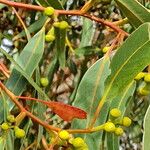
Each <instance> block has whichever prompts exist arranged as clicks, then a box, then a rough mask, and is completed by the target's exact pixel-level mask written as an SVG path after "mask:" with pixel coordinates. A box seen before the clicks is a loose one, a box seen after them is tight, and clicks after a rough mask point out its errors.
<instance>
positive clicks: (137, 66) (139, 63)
mask: <svg viewBox="0 0 150 150" xmlns="http://www.w3.org/2000/svg"><path fill="white" fill-rule="evenodd" d="M149 29H150V24H149V23H145V24H143V25H141V26H140V27H139V28H138V29H137V30H136V31H135V32H133V33H132V34H131V35H130V37H129V38H128V39H127V40H126V41H125V42H124V43H123V45H122V46H121V47H120V48H119V49H118V51H117V52H116V54H115V56H114V57H113V58H112V61H111V64H110V68H108V67H109V65H108V63H107V65H106V66H104V68H105V69H106V68H107V72H105V71H106V70H105V71H104V70H101V71H100V72H99V71H97V70H92V71H91V73H90V74H89V75H87V74H88V73H89V70H90V69H91V68H92V67H91V68H90V69H89V70H88V71H87V73H86V74H85V76H86V82H85V83H84V84H83V83H82V82H83V81H84V78H85V77H83V80H82V81H81V83H80V85H79V88H78V91H77V96H76V98H75V99H76V100H75V103H74V105H75V106H78V107H81V108H82V109H84V110H85V111H87V112H88V118H87V120H85V121H77V120H76V121H74V122H73V128H75V127H76V128H86V127H88V126H89V124H91V120H92V116H93V114H94V112H95V110H96V107H97V106H98V104H99V102H101V103H102V104H104V105H103V107H102V110H101V114H100V116H97V120H96V123H95V124H94V125H99V124H102V123H104V122H106V119H107V115H108V111H109V108H110V104H111V103H112V102H113V99H114V98H115V97H116V96H118V95H119V93H122V91H124V90H125V89H126V88H127V86H128V85H129V84H131V82H132V81H133V79H134V77H135V76H136V75H137V74H138V73H139V72H140V71H142V70H143V69H144V68H145V67H146V66H148V65H149V64H150V33H149V32H150V30H149ZM139 37H141V38H140V39H139ZM135 43H136V44H135ZM100 66H101V65H99V67H100ZM109 69H111V74H110V76H109V77H108V78H107V76H108V72H109ZM98 73H102V75H104V74H105V79H106V78H107V80H106V81H105V79H103V78H102V79H101V80H102V81H101V82H104V81H105V89H104V85H103V84H104V83H103V84H102V85H101V86H99V87H98V88H97V86H96V85H94V86H93V84H94V83H96V84H99V80H94V79H95V78H94V77H95V75H97V76H98V77H100V74H98ZM93 80H94V81H93ZM96 88H97V89H98V90H99V91H95V93H96V94H95V95H96V97H95V96H94V97H93V93H91V92H92V91H93V90H94V89H96ZM101 90H102V91H103V90H104V93H103V92H102V91H101ZM93 101H94V107H93V105H92V102H93ZM88 108H92V109H91V110H92V111H93V112H92V113H91V111H90V110H89V109H88ZM87 137H88V138H87ZM100 137H101V135H100V133H94V134H91V135H84V138H85V139H86V138H87V139H88V140H87V143H88V145H89V146H90V145H92V146H90V149H91V150H92V149H93V150H94V149H97V148H99V145H100V144H101V143H98V144H95V143H96V142H97V139H99V141H100V140H101V138H100ZM95 141H96V142H95ZM94 142H95V143H94ZM100 142H101V141H100Z"/></svg>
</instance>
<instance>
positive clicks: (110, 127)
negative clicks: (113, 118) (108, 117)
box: [104, 122, 116, 132]
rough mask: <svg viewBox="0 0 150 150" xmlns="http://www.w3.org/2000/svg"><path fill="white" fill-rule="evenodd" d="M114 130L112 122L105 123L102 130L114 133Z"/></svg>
mask: <svg viewBox="0 0 150 150" xmlns="http://www.w3.org/2000/svg"><path fill="white" fill-rule="evenodd" d="M115 129H116V127H115V125H114V123H112V122H107V123H105V125H104V130H105V131H107V132H114V131H115Z"/></svg>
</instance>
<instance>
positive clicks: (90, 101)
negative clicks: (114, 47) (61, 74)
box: [72, 55, 110, 150]
mask: <svg viewBox="0 0 150 150" xmlns="http://www.w3.org/2000/svg"><path fill="white" fill-rule="evenodd" d="M109 63H110V62H109V57H108V56H107V55H105V57H104V58H102V59H100V60H98V61H97V62H96V63H95V64H94V65H93V66H92V67H90V68H89V69H88V71H87V72H86V73H85V75H84V77H83V78H82V80H81V82H80V85H79V88H78V90H77V95H76V97H75V101H74V103H73V105H74V106H78V107H80V108H81V109H83V110H85V111H86V112H87V113H88V118H87V120H74V121H73V123H72V128H87V127H88V126H89V123H90V120H91V119H92V117H93V115H94V113H95V109H96V108H97V105H98V103H99V99H100V97H102V95H103V91H104V82H105V80H106V78H107V77H108V75H109V74H110V69H109ZM100 122H101V118H98V119H97V125H99V124H100ZM83 137H84V138H85V140H86V142H87V143H88V146H89V149H90V150H96V149H99V146H100V144H98V143H99V141H100V139H101V138H102V137H101V136H100V133H93V134H84V135H83Z"/></svg>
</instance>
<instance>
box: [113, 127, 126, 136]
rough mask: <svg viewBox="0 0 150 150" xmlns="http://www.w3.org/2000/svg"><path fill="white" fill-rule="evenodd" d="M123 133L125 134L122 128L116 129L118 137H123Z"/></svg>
mask: <svg viewBox="0 0 150 150" xmlns="http://www.w3.org/2000/svg"><path fill="white" fill-rule="evenodd" d="M123 132H124V131H123V129H122V128H120V127H118V128H116V130H115V134H116V135H118V136H121V135H122V134H123Z"/></svg>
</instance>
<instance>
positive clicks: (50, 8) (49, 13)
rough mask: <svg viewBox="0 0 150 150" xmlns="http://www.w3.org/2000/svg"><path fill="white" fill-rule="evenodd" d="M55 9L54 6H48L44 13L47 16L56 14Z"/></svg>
mask: <svg viewBox="0 0 150 150" xmlns="http://www.w3.org/2000/svg"><path fill="white" fill-rule="evenodd" d="M54 11H55V9H54V8H53V7H46V8H45V9H44V14H45V15H47V16H51V15H53V14H54Z"/></svg>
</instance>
